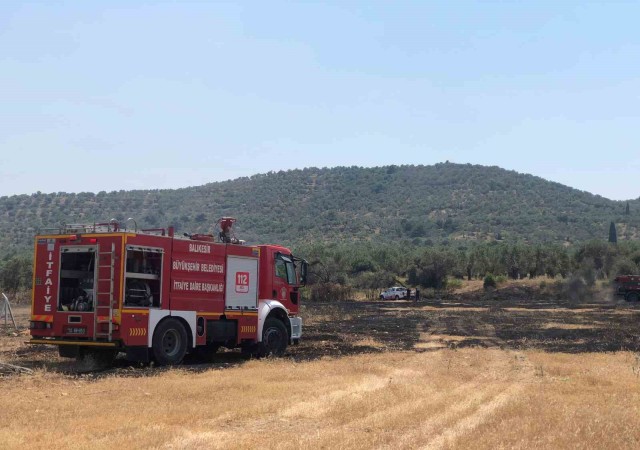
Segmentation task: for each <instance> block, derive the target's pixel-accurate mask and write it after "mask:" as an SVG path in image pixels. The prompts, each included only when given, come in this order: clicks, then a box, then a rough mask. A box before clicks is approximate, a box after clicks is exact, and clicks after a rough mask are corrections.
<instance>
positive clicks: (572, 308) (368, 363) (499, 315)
mask: <svg viewBox="0 0 640 450" xmlns="http://www.w3.org/2000/svg"><path fill="white" fill-rule="evenodd" d="M17 313H18V314H17V315H18V316H19V319H20V321H21V323H23V324H24V323H25V321H26V320H27V313H26V309H25V308H19V309H18V311H17ZM305 317H306V329H305V333H306V335H305V340H304V341H303V342H302V343H301V344H300V345H299V346H295V347H291V348H290V350H289V351H288V354H287V356H286V357H285V358H282V359H265V360H246V359H244V358H242V357H241V356H240V355H239V354H238V353H235V352H226V353H221V354H220V355H219V357H218V358H217V359H216V361H215V362H214V363H212V364H202V363H200V362H198V361H195V360H190V361H187V364H185V366H183V367H182V368H180V369H158V368H154V367H130V366H129V365H128V364H127V363H126V361H124V360H118V361H117V362H116V365H115V367H114V368H112V369H109V370H107V371H102V372H89V373H81V372H79V371H78V370H77V368H76V367H75V366H74V365H73V364H71V363H69V362H66V361H63V360H60V359H59V358H58V357H57V355H56V354H55V352H54V351H53V350H52V349H49V348H47V347H35V348H30V347H27V346H26V345H25V344H23V341H24V340H25V336H24V335H18V336H13V335H11V334H9V335H3V336H2V337H1V338H0V362H7V363H11V364H17V365H21V366H25V367H30V368H32V369H33V370H34V372H33V373H30V374H21V375H20V374H12V373H9V372H7V371H5V372H4V375H3V376H0V389H1V391H0V424H1V425H0V447H1V448H45V447H46V448H92V449H93V448H117V447H121V448H177V449H183V448H257V447H262V448H291V449H294V448H295V449H297V448H309V449H311V448H314V449H315V448H348V449H351V448H353V449H358V448H390V449H391V448H393V449H395V448H411V449H413V448H465V449H466V448H487V449H489V448H491V449H494V448H536V449H537V448H553V449H556V448H604V449H607V448H616V449H617V448H638V447H639V446H640V353H639V351H640V338H639V336H638V323H639V319H640V308H639V307H638V305H631V304H626V303H624V302H622V303H621V302H593V303H575V302H573V303H571V302H568V301H562V300H547V301H541V300H537V301H534V300H531V299H527V298H523V297H522V296H520V297H518V296H514V297H513V298H512V299H511V300H504V299H503V296H499V295H498V296H494V297H491V296H484V295H478V296H476V297H475V298H470V297H465V296H463V295H453V296H451V297H450V298H447V299H442V300H439V301H427V302H420V303H419V304H417V305H416V304H415V303H413V302H406V301H392V302H381V301H375V302H366V301H358V302H345V303H340V304H309V305H307V306H306V308H305Z"/></svg>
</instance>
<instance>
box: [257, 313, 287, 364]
mask: <svg viewBox="0 0 640 450" xmlns="http://www.w3.org/2000/svg"><path fill="white" fill-rule="evenodd" d="M288 344H289V333H288V332H287V327H285V326H284V323H282V321H280V320H278V319H276V318H274V317H269V318H268V319H267V320H266V321H265V322H264V327H263V328H262V342H261V343H260V351H259V356H282V355H284V352H285V351H286V350H287V345H288Z"/></svg>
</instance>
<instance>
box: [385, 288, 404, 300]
mask: <svg viewBox="0 0 640 450" xmlns="http://www.w3.org/2000/svg"><path fill="white" fill-rule="evenodd" d="M406 297H407V289H406V288H403V287H398V286H395V287H392V288H389V289H387V290H386V291H384V292H382V293H380V300H398V299H401V298H406Z"/></svg>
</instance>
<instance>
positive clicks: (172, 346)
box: [162, 330, 181, 357]
mask: <svg viewBox="0 0 640 450" xmlns="http://www.w3.org/2000/svg"><path fill="white" fill-rule="evenodd" d="M180 344H181V342H180V334H179V333H178V332H177V331H176V330H167V331H166V332H165V333H164V335H163V336H162V351H163V352H164V354H165V355H167V356H169V357H171V356H175V355H177V354H178V352H179V351H180Z"/></svg>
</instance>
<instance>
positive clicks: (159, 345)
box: [153, 319, 187, 366]
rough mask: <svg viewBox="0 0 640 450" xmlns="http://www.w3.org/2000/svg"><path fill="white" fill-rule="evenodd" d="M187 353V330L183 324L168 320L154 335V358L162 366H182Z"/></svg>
mask: <svg viewBox="0 0 640 450" xmlns="http://www.w3.org/2000/svg"><path fill="white" fill-rule="evenodd" d="M186 353H187V330H185V328H184V325H182V322H180V321H179V320H176V319H167V320H165V321H163V322H160V324H159V325H158V327H157V328H156V331H155V332H154V333H153V356H154V357H155V359H156V362H157V363H158V364H160V365H161V366H170V365H175V364H180V363H181V362H182V359H183V358H184V355H186Z"/></svg>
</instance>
